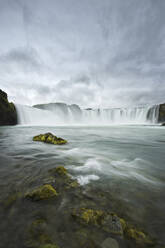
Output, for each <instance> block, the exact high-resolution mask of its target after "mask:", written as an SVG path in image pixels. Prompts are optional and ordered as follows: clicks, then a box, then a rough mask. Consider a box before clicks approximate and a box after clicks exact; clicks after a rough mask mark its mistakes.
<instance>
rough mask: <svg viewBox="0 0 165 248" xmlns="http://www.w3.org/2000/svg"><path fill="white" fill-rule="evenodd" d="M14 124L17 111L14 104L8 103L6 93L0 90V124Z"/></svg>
mask: <svg viewBox="0 0 165 248" xmlns="http://www.w3.org/2000/svg"><path fill="white" fill-rule="evenodd" d="M16 124H17V112H16V108H15V105H14V104H13V103H9V101H8V97H7V94H6V93H5V92H4V91H2V90H0V126H3V125H16Z"/></svg>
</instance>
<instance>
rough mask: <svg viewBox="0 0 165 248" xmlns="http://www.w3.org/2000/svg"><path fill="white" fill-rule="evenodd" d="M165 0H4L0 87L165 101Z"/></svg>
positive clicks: (98, 103) (20, 96)
mask: <svg viewBox="0 0 165 248" xmlns="http://www.w3.org/2000/svg"><path fill="white" fill-rule="evenodd" d="M164 13H165V0H83V1H81V0H28V1H27V0H0V88H1V89H2V90H4V91H6V92H7V93H8V96H9V100H10V101H13V102H14V103H20V104H25V105H34V104H39V103H49V102H65V103H68V104H72V103H75V104H78V105H80V106H81V107H93V108H96V107H103V108H104V107H122V106H133V105H134V106H136V105H142V104H155V103H161V102H165V14H164Z"/></svg>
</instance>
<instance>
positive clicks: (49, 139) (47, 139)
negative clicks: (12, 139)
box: [33, 133, 67, 145]
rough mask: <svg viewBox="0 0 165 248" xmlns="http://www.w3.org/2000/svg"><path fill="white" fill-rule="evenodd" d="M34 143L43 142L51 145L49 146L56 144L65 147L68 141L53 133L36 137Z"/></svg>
mask: <svg viewBox="0 0 165 248" xmlns="http://www.w3.org/2000/svg"><path fill="white" fill-rule="evenodd" d="M33 141H41V142H44V143H49V144H54V145H63V144H66V143H67V141H66V140H64V139H62V138H58V137H56V136H55V135H53V134H52V133H45V134H40V135H37V136H34V137H33Z"/></svg>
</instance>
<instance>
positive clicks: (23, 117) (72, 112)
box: [16, 103, 159, 125]
mask: <svg viewBox="0 0 165 248" xmlns="http://www.w3.org/2000/svg"><path fill="white" fill-rule="evenodd" d="M16 108H17V113H18V121H19V124H22V125H72V124H75V125H81V124H84V125H110V124H156V123H158V117H159V105H153V106H148V105H146V106H140V107H130V108H110V109H84V110H82V109H80V107H79V106H78V105H76V104H73V105H67V104H64V103H51V104H42V105H36V106H35V107H28V106H23V105H16Z"/></svg>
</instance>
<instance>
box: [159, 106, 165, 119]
mask: <svg viewBox="0 0 165 248" xmlns="http://www.w3.org/2000/svg"><path fill="white" fill-rule="evenodd" d="M158 122H165V103H163V104H160V106H159V117H158Z"/></svg>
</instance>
